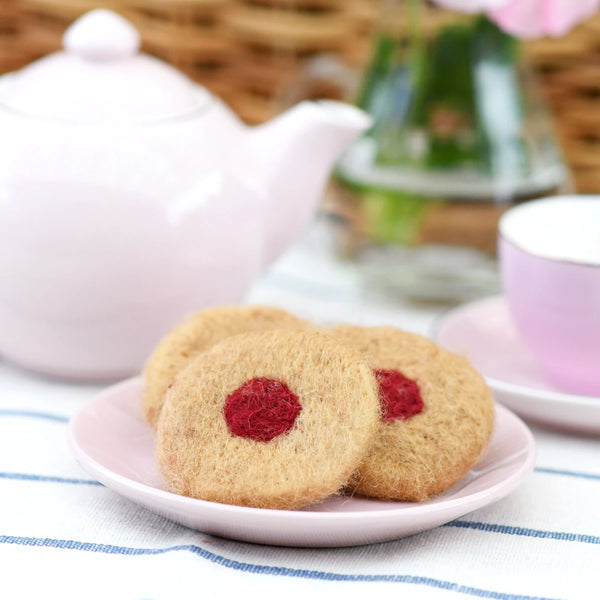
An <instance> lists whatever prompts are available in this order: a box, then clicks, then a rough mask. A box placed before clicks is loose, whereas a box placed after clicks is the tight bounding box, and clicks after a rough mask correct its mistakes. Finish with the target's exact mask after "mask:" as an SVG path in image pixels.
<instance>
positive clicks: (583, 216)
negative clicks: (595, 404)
mask: <svg viewBox="0 0 600 600" xmlns="http://www.w3.org/2000/svg"><path fill="white" fill-rule="evenodd" d="M499 257H500V269H501V275H502V281H503V285H504V291H505V293H506V296H507V299H508V303H509V306H510V310H511V313H512V316H513V319H514V321H515V324H516V326H517V328H518V330H519V333H520V334H521V336H522V338H523V341H524V342H525V344H526V345H527V346H528V347H529V349H530V350H531V351H532V353H533V355H534V356H535V358H536V359H537V361H538V363H539V365H540V368H541V369H542V371H543V372H544V374H545V376H546V377H547V379H548V381H550V382H552V383H553V384H555V385H556V386H558V387H560V388H561V389H563V390H565V391H568V392H572V393H575V394H585V395H599V396H600V196H557V197H554V198H547V199H542V200H536V201H531V202H527V203H524V204H520V205H518V206H515V207H513V208H511V209H510V210H508V211H507V212H506V213H505V214H504V215H503V217H502V218H501V220H500V225H499Z"/></svg>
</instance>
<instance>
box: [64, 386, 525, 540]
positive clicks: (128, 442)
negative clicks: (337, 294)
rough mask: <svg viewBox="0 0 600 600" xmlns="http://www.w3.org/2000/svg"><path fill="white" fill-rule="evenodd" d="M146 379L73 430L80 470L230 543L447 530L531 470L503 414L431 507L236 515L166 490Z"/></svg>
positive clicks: (113, 395) (365, 504)
mask: <svg viewBox="0 0 600 600" xmlns="http://www.w3.org/2000/svg"><path fill="white" fill-rule="evenodd" d="M141 388H142V382H141V379H140V378H135V379H129V380H127V381H125V382H123V383H120V384H117V385H115V386H112V387H110V388H108V389H106V390H105V391H104V392H102V393H101V394H99V395H98V396H97V397H96V398H94V399H93V400H91V401H90V402H89V403H88V404H86V405H85V406H84V407H83V408H82V409H81V410H80V411H79V412H78V413H77V414H76V415H75V416H74V417H73V418H72V419H71V422H70V423H69V442H70V445H71V449H72V451H73V453H74V454H75V457H76V458H77V460H78V461H79V463H80V464H81V466H82V467H83V468H84V469H85V470H86V471H88V472H89V473H90V474H91V475H92V476H93V477H95V478H96V479H98V480H99V481H100V482H102V483H103V484H104V485H106V486H107V487H109V488H111V489H112V490H114V491H116V492H117V493H119V494H121V495H123V496H125V497H127V498H129V499H131V500H133V501H134V502H137V503H139V504H141V505H142V506H144V507H146V508H147V509H149V510H151V511H154V512H156V513H158V514H161V515H163V516H165V517H167V518H169V519H172V520H173V521H176V522H178V523H181V524H183V525H186V526H187V527H191V528H193V529H198V530H200V531H203V532H205V533H209V534H213V535H218V536H222V537H227V538H232V539H236V540H242V541H246V542H255V543H260V544H275V545H280V546H306V547H337V546H354V545H359V544H369V543H375V542H383V541H387V540H393V539H396V538H400V537H404V536H408V535H412V534H414V533H419V532H421V531H425V530H427V529H431V528H433V527H437V526H439V525H442V524H443V523H447V522H449V521H451V520H453V519H456V518H458V517H461V516H462V515H465V514H466V513H468V512H470V511H473V510H475V509H477V508H481V507H482V506H486V505H487V504H490V503H492V502H494V501H496V500H499V499H500V498H503V497H504V496H506V495H507V494H509V493H510V492H511V491H512V490H514V489H515V487H516V486H517V485H518V484H519V482H520V481H521V480H522V479H523V478H524V477H525V476H526V475H527V474H528V473H529V472H530V471H531V470H532V468H533V464H534V460H535V446H534V442H533V437H532V435H531V433H530V431H529V430H528V429H527V427H526V426H525V425H524V424H523V423H522V422H521V421H520V420H519V418H518V417H516V416H515V415H514V414H512V413H511V412H510V411H508V410H507V409H505V408H503V407H502V406H497V412H496V417H497V418H496V428H495V431H494V434H493V437H492V440H491V442H490V445H489V447H488V449H487V451H486V453H485V455H484V456H483V457H482V459H481V460H480V461H479V462H478V463H477V465H476V466H475V468H474V469H473V470H472V471H471V472H470V473H468V474H467V475H466V476H465V477H464V478H463V479H462V480H461V481H460V482H459V483H458V484H456V485H455V486H454V487H453V488H452V489H450V490H448V491H447V492H446V493H444V494H442V495H441V496H438V497H437V498H435V499H433V500H430V501H428V502H424V503H422V504H412V503H401V502H384V501H379V500H371V499H368V498H362V497H356V496H355V497H352V498H349V497H336V498H330V499H328V500H326V501H324V502H321V503H319V504H315V505H312V506H310V507H308V508H306V509H303V510H297V511H285V510H265V509H258V508H246V507H241V506H230V505H227V504H218V503H214V502H206V501H204V500H196V499H193V498H186V497H184V496H178V495H176V494H172V493H170V492H167V491H165V490H164V489H163V484H162V480H161V476H160V474H159V473H158V471H157V468H156V464H155V462H154V457H153V455H154V432H153V430H152V429H151V428H150V427H149V426H148V425H147V424H146V423H145V421H144V419H143V417H142V411H141V401H140V397H141Z"/></svg>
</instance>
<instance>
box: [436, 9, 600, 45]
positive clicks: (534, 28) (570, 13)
mask: <svg viewBox="0 0 600 600" xmlns="http://www.w3.org/2000/svg"><path fill="white" fill-rule="evenodd" d="M435 2H436V3H437V4H439V5H440V6H443V7H445V8H449V9H452V10H457V11H460V12H465V13H476V12H485V13H486V14H487V16H488V17H489V18H490V19H491V20H492V21H494V23H496V25H498V27H500V28H501V29H503V30H504V31H506V32H507V33H509V34H511V35H514V36H516V37H519V38H536V37H543V36H546V35H549V36H553V37H559V36H561V35H564V34H565V33H567V32H568V31H569V30H570V29H572V28H573V27H575V25H577V23H579V22H580V21H583V20H584V19H586V18H587V17H589V16H591V15H593V14H594V13H595V12H597V11H598V10H600V0H435Z"/></svg>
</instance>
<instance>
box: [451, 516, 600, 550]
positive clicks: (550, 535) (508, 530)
mask: <svg viewBox="0 0 600 600" xmlns="http://www.w3.org/2000/svg"><path fill="white" fill-rule="evenodd" d="M442 527H460V528H463V529H475V530H477V531H485V532H489V533H504V534H507V535H519V536H525V537H533V538H542V539H548V540H559V541H563V542H582V543H584V544H599V545H600V536H597V535H587V534H584V533H569V532H567V531H546V530H544V529H531V528H529V527H515V526H513V525H498V524H496V523H480V522H477V521H460V520H457V521H451V522H450V523H446V524H445V525H442Z"/></svg>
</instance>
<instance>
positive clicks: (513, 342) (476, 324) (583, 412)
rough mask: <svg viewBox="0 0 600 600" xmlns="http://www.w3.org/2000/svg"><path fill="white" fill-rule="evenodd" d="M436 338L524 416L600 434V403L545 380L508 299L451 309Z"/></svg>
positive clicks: (441, 321)
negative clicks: (461, 357) (521, 338)
mask: <svg viewBox="0 0 600 600" xmlns="http://www.w3.org/2000/svg"><path fill="white" fill-rule="evenodd" d="M433 337H434V340H435V341H436V342H437V343H438V344H440V345H441V346H444V347H445V348H447V349H448V350H450V351H452V352H456V353H457V354H463V355H465V356H466V357H467V358H468V359H469V360H470V361H471V362H472V363H473V365H474V366H475V367H476V368H477V369H478V370H479V371H480V372H481V373H482V374H483V375H484V377H485V378H486V380H487V382H488V384H489V386H490V387H491V388H492V390H493V391H494V395H495V397H496V400H498V402H501V403H502V404H504V405H505V406H508V407H509V408H511V409H512V410H514V411H515V412H516V413H517V414H519V415H521V416H522V417H524V418H526V419H531V420H534V421H538V422H540V423H544V424H547V425H552V426H554V427H559V428H561V429H570V430H575V431H580V432H586V433H600V398H595V397H591V396H578V395H574V394H568V393H565V392H562V391H561V390H560V389H558V388H557V387H555V386H554V385H552V384H551V383H549V382H548V381H547V380H545V378H544V376H543V375H542V372H541V371H540V369H539V367H538V366H537V364H536V361H535V359H534V357H533V356H532V354H531V353H530V352H529V350H528V349H527V348H526V347H525V345H524V344H523V342H522V341H521V340H520V339H519V336H518V334H517V331H516V329H515V326H514V325H513V322H512V319H511V316H510V313H509V308H508V304H507V302H506V299H505V298H504V297H495V298H489V299H485V300H479V301H477V302H473V303H470V304H466V305H464V306H460V307H458V308H456V309H454V310H451V311H450V312H449V313H447V314H446V315H445V316H444V317H443V318H442V319H441V320H440V321H439V322H438V324H437V328H436V331H435V332H434V336H433Z"/></svg>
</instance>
